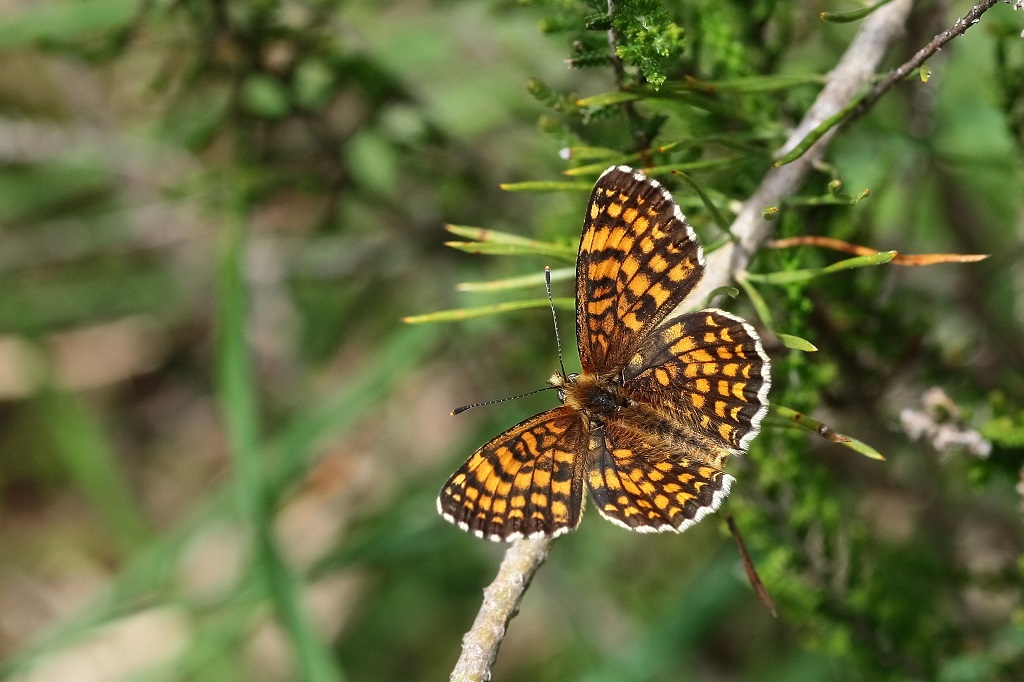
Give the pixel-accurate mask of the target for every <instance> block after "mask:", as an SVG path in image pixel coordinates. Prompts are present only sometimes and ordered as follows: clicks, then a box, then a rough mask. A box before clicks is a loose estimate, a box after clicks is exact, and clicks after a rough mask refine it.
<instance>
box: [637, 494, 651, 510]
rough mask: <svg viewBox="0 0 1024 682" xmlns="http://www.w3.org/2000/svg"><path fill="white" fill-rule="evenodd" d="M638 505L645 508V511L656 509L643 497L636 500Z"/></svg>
mask: <svg viewBox="0 0 1024 682" xmlns="http://www.w3.org/2000/svg"><path fill="white" fill-rule="evenodd" d="M636 504H637V506H638V507H643V508H644V509H653V508H654V507H653V506H651V503H650V502H648V501H647V500H645V499H644V498H642V497H641V498H638V499H637V500H636Z"/></svg>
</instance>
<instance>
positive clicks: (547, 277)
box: [544, 265, 566, 377]
mask: <svg viewBox="0 0 1024 682" xmlns="http://www.w3.org/2000/svg"><path fill="white" fill-rule="evenodd" d="M544 288H545V289H546V290H547V292H548V305H550V306H551V321H552V322H553V323H554V325H555V347H556V348H557V349H558V366H559V367H560V368H561V369H562V376H563V377H564V376H566V374H565V364H564V363H563V362H562V337H561V336H560V335H559V334H558V315H556V314H555V299H553V298H552V297H551V268H549V267H548V266H546V265H545V266H544Z"/></svg>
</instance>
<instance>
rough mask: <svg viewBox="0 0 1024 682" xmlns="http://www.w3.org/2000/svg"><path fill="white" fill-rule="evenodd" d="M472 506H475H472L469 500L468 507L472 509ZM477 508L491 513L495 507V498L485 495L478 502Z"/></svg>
mask: <svg viewBox="0 0 1024 682" xmlns="http://www.w3.org/2000/svg"><path fill="white" fill-rule="evenodd" d="M472 506H473V505H472V504H470V503H469V501H468V500H467V501H466V507H467V508H469V507H472ZM476 506H477V508H479V509H483V510H484V511H490V510H491V507H493V506H494V498H493V497H491V496H490V495H484V496H483V497H481V498H480V499H479V500H478V501H477V503H476Z"/></svg>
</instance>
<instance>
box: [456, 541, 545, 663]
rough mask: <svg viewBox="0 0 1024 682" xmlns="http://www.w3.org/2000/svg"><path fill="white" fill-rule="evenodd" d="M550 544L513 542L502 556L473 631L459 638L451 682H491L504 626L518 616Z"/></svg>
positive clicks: (503, 635)
mask: <svg viewBox="0 0 1024 682" xmlns="http://www.w3.org/2000/svg"><path fill="white" fill-rule="evenodd" d="M552 542H554V540H551V539H549V538H540V539H531V540H516V541H515V542H513V543H512V546H511V547H509V548H508V551H507V552H505V558H504V559H502V561H501V567H500V568H499V569H498V575H497V576H495V578H494V582H492V583H491V584H490V585H488V586H487V589H485V590H484V603H483V604H482V605H481V606H480V612H479V613H477V614H476V620H475V621H473V627H472V628H471V629H470V630H469V632H467V633H466V636H465V637H463V638H462V655H461V656H459V661H458V663H456V664H455V669H454V670H453V671H452V676H451V680H452V682H483V681H484V680H489V679H491V666H492V665H493V664H494V659H495V658H496V657H497V656H498V647H500V646H501V641H502V640H503V639H504V638H505V630H506V628H507V627H508V622H509V621H510V620H512V617H513V616H515V615H516V614H517V613H518V612H519V602H521V601H522V599H523V594H525V593H526V588H527V587H529V586H530V581H531V580H532V579H533V574H534V573H536V572H537V569H538V568H540V565H541V564H543V563H544V560H545V559H547V558H548V550H549V549H551V543H552Z"/></svg>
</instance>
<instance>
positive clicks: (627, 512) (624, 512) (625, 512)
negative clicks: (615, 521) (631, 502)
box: [622, 507, 640, 518]
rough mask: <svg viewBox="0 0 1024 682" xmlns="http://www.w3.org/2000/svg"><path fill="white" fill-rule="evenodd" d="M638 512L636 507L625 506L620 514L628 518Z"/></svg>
mask: <svg viewBox="0 0 1024 682" xmlns="http://www.w3.org/2000/svg"><path fill="white" fill-rule="evenodd" d="M639 514H640V510H639V509H637V508H636V507H626V508H625V509H623V510H622V515H623V516H625V517H626V518H629V517H630V516H637V515H639Z"/></svg>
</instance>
